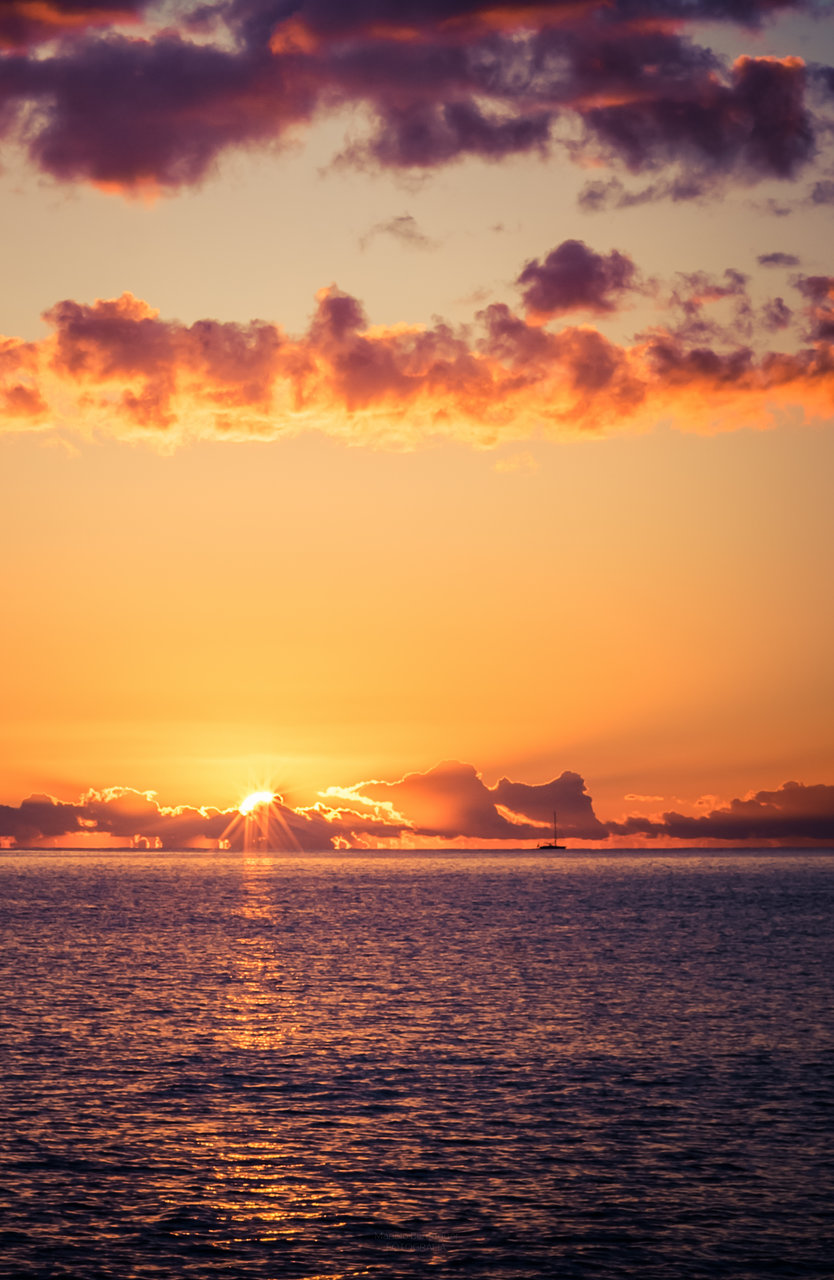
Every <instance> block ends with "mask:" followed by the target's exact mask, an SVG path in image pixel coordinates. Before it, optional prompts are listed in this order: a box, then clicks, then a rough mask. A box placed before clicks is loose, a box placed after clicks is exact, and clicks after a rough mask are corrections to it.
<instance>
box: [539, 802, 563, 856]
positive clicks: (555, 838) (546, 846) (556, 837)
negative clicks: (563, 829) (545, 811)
mask: <svg viewBox="0 0 834 1280" xmlns="http://www.w3.org/2000/svg"><path fill="white" fill-rule="evenodd" d="M567 847H568V846H567V845H566V844H559V832H558V829H557V827H556V810H555V809H554V810H553V840H552V842H551V843H549V844H540V845H539V848H540V849H567Z"/></svg>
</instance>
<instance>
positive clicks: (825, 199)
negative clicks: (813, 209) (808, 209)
mask: <svg viewBox="0 0 834 1280" xmlns="http://www.w3.org/2000/svg"><path fill="white" fill-rule="evenodd" d="M810 202H811V204H822V205H828V204H834V181H832V180H831V179H830V178H826V179H823V180H821V181H820V182H817V183H815V184H814V186H813V188H812V189H811V195H810Z"/></svg>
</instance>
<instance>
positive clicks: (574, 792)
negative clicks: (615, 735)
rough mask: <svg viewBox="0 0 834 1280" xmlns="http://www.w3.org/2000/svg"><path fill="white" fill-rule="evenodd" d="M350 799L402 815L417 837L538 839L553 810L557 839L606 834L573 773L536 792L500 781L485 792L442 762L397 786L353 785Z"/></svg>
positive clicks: (469, 772) (466, 772) (475, 777)
mask: <svg viewBox="0 0 834 1280" xmlns="http://www.w3.org/2000/svg"><path fill="white" fill-rule="evenodd" d="M351 794H352V796H353V797H354V799H356V800H358V799H359V798H360V797H361V798H364V799H365V800H367V801H370V802H372V803H374V804H385V805H387V806H389V807H390V808H391V809H392V810H393V811H395V812H398V813H400V814H402V815H404V816H405V817H407V819H408V821H409V825H410V827H411V830H412V831H413V832H414V834H415V835H416V836H428V837H432V838H434V837H442V838H445V839H456V838H458V837H466V838H470V839H481V840H535V839H540V838H541V837H542V836H543V835H547V833H548V832H549V830H550V828H551V823H552V813H553V810H554V808H555V809H558V812H559V828H560V832H561V834H562V835H565V836H574V837H576V838H578V839H581V840H592V839H605V838H606V834H607V833H606V830H605V828H604V827H603V826H602V824H601V823H600V822H599V821H598V820H597V818H596V816H595V814H594V811H593V806H592V803H591V797H590V796H589V795H588V794H587V792H586V791H585V783H584V781H583V780H582V778H581V777H580V775H579V774H578V773H563V774H562V775H561V777H559V778H556V779H554V780H553V781H552V782H546V783H542V784H540V785H538V786H531V785H528V784H526V783H520V782H511V781H510V780H509V779H508V778H502V779H501V781H500V782H498V783H497V784H496V785H495V786H494V787H488V786H487V785H486V784H485V783H484V781H483V779H482V777H481V775H480V774H479V773H478V771H477V770H476V769H475V767H474V766H473V765H471V764H462V763H461V762H460V761H457V760H446V761H443V762H442V763H441V764H439V765H437V766H436V767H435V768H434V769H430V770H429V771H428V772H426V773H409V774H406V775H405V777H403V778H400V779H399V780H398V781H396V782H382V781H378V780H377V781H370V782H361V783H357V784H356V786H355V787H354V788H352V791H351Z"/></svg>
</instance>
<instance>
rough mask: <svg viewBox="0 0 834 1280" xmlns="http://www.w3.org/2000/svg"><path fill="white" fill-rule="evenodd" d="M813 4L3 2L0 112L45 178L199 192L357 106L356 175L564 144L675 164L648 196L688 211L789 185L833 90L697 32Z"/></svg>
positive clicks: (632, 165)
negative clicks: (247, 158) (256, 152)
mask: <svg viewBox="0 0 834 1280" xmlns="http://www.w3.org/2000/svg"><path fill="white" fill-rule="evenodd" d="M812 7H813V6H812V5H811V4H810V3H805V2H804V0H785V2H784V3H779V2H778V0H747V2H746V3H741V2H739V3H736V4H733V3H731V2H730V0H724V2H721V0H700V2H699V0H694V2H693V0H612V3H608V4H605V5H597V4H578V5H577V4H567V3H565V2H564V0H541V2H539V3H530V2H529V0H525V3H523V4H521V3H509V4H504V5H501V6H495V5H494V4H493V3H491V0H432V3H428V4H419V5H417V4H407V5H404V4H402V3H394V0H373V3H371V0H368V2H367V3H359V0H354V2H353V3H349V4H340V5H336V4H324V3H319V2H317V0H298V2H297V3H294V2H289V3H272V4H271V3H266V4H265V3H263V0H257V2H256V0H251V2H248V0H215V2H214V3H212V4H209V5H202V6H201V5H195V6H194V7H193V8H190V7H189V6H187V5H183V6H181V7H180V8H174V9H171V8H166V7H163V8H161V9H158V8H157V7H156V6H154V5H151V4H146V3H143V0H111V2H110V3H108V4H105V2H104V0H51V3H49V4H45V3H44V4H41V3H38V4H34V3H30V0H7V3H6V5H5V7H4V9H3V11H2V14H0V119H2V122H3V127H4V129H5V132H6V135H7V138H8V139H9V140H11V141H16V142H17V143H18V144H19V145H21V146H23V147H24V148H25V149H26V151H27V152H28V154H29V156H30V159H31V160H32V162H33V163H34V164H36V165H37V166H38V167H39V168H40V169H41V170H42V171H44V172H45V173H49V174H51V175H52V176H54V177H56V178H58V179H60V180H62V181H89V182H95V183H98V184H99V185H102V186H105V187H110V188H117V189H121V190H135V189H141V188H143V187H153V188H155V189H175V188H177V187H180V186H183V185H189V184H193V183H196V182H199V181H201V180H202V179H203V178H204V177H205V176H206V175H207V174H208V173H210V172H211V170H212V168H213V166H214V164H215V162H216V161H217V159H218V158H219V157H220V156H221V155H222V154H223V153H224V152H226V151H227V150H229V149H230V148H241V147H253V146H259V147H274V146H275V145H276V144H279V143H281V142H282V141H283V140H284V139H285V138H286V136H287V134H288V133H289V132H291V131H294V130H297V129H298V128H299V127H303V126H305V125H306V124H308V123H309V122H310V121H312V120H313V119H314V118H315V117H316V116H318V115H321V114H322V113H330V112H333V111H337V110H339V109H340V108H342V107H344V106H359V107H361V108H363V110H364V112H365V115H366V116H367V118H368V120H369V129H368V132H367V133H366V135H365V136H364V138H361V139H359V140H355V141H354V142H352V143H351V144H350V145H348V146H346V147H345V149H344V151H343V153H342V159H343V161H345V162H347V163H354V164H363V165H376V166H382V167H394V168H412V169H413V168H423V169H427V168H435V167H437V166H440V165H443V164H447V163H450V162H453V161H455V160H458V159H461V158H463V157H466V156H478V157H481V158H483V159H485V160H492V161H500V160H501V159H503V158H504V157H506V156H510V155H517V154H523V153H527V152H537V153H540V154H542V155H545V154H549V153H552V152H553V151H554V149H556V148H560V149H563V150H564V149H565V148H566V152H565V153H566V154H568V155H569V156H573V157H575V158H576V159H577V160H579V161H580V162H585V161H587V160H588V159H594V160H596V161H599V160H601V159H604V160H606V161H608V162H610V163H612V164H616V165H619V166H620V167H624V168H625V169H627V170H629V171H631V172H632V173H641V172H656V171H658V170H660V169H671V170H672V176H671V177H669V178H665V179H656V180H655V182H654V183H653V184H652V186H651V188H650V189H651V190H653V191H654V192H656V193H657V192H661V191H664V190H665V191H667V192H668V193H669V194H671V195H672V197H673V198H685V197H686V192H687V191H697V192H699V193H701V194H703V193H704V192H705V191H706V190H707V189H708V187H709V185H710V183H712V182H714V181H717V180H719V179H723V178H726V177H727V176H735V177H737V178H738V179H740V180H742V181H745V182H746V181H754V180H757V179H759V178H762V177H768V178H791V177H793V176H794V175H795V174H796V173H797V172H798V171H799V170H800V169H801V167H802V166H803V165H805V164H806V163H807V162H808V161H810V160H811V159H812V157H813V156H814V154H815V151H816V148H817V145H818V140H819V138H820V137H821V136H822V131H823V129H824V123H823V121H824V113H825V110H826V107H827V103H828V98H829V97H830V94H829V93H828V91H827V83H828V82H827V80H826V77H825V75H824V74H823V73H824V72H825V71H826V69H825V68H823V69H814V72H813V75H812V76H810V77H809V75H808V73H807V69H806V67H805V66H804V64H803V63H802V61H801V60H800V59H798V58H793V57H785V58H782V59H777V58H771V57H742V58H739V59H737V60H736V61H735V62H734V63H733V64H732V65H728V64H727V63H726V62H725V60H724V59H723V58H722V57H721V56H720V55H718V54H717V53H715V52H714V51H712V50H711V49H709V48H707V47H706V46H704V45H700V44H698V43H696V42H695V40H694V39H692V38H690V36H689V34H688V32H689V31H690V30H691V31H693V32H695V31H696V30H697V23H698V22H699V20H701V19H704V18H709V19H712V20H720V21H724V22H727V23H735V24H741V25H743V26H755V25H756V24H757V23H758V22H759V21H761V20H763V19H765V18H767V17H768V16H769V15H771V14H772V13H774V12H775V11H777V10H779V9H785V10H788V9H794V10H797V11H802V10H804V9H809V8H812ZM2 51H5V52H2ZM812 91H813V92H812ZM812 96H813V97H814V102H813V103H811V101H810V99H811V97H812ZM817 99H818V100H819V102H817ZM821 112H822V115H821V114H820V113H821ZM563 125H566V126H568V128H567V132H566V130H565V129H563V127H562V126H563ZM568 138H569V141H568V140H567V139H568Z"/></svg>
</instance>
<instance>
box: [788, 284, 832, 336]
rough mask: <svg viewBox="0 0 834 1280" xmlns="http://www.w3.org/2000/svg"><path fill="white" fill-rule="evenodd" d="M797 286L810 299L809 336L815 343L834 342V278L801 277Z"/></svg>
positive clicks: (808, 313)
mask: <svg viewBox="0 0 834 1280" xmlns="http://www.w3.org/2000/svg"><path fill="white" fill-rule="evenodd" d="M796 286H797V288H798V289H799V291H800V293H803V294H804V295H805V297H806V298H807V299H808V306H807V308H806V310H807V315H808V319H809V322H810V323H809V329H808V336H809V337H810V338H811V339H812V341H814V342H826V343H830V342H834V276H800V277H798V279H797V280H796Z"/></svg>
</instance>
